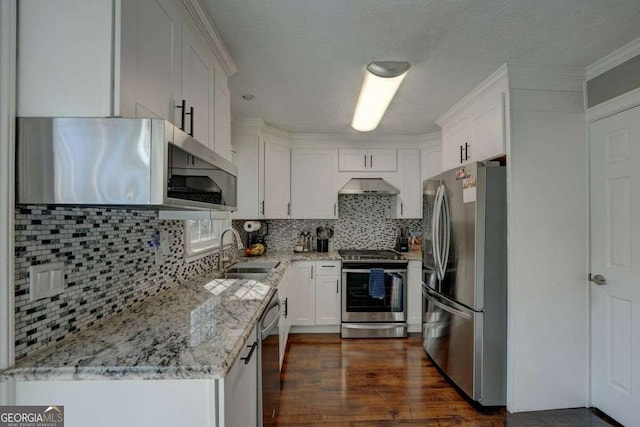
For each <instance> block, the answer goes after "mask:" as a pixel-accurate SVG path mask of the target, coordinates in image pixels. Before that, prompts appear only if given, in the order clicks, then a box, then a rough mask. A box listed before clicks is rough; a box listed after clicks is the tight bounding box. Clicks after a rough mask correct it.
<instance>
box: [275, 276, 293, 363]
mask: <svg viewBox="0 0 640 427" xmlns="http://www.w3.org/2000/svg"><path fill="white" fill-rule="evenodd" d="M290 275H291V269H290V268H288V269H287V271H285V273H284V275H283V276H282V279H280V284H279V285H278V298H280V304H281V307H282V311H281V313H282V315H281V317H280V327H279V328H278V331H279V333H280V370H282V364H283V363H284V355H285V353H286V351H287V341H288V340H289V331H290V330H291V313H290V312H289V285H290V282H291V280H290Z"/></svg>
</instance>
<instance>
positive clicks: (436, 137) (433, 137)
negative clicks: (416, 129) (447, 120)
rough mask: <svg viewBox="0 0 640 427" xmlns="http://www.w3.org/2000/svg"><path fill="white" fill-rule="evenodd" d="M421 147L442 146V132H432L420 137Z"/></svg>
mask: <svg viewBox="0 0 640 427" xmlns="http://www.w3.org/2000/svg"><path fill="white" fill-rule="evenodd" d="M420 145H421V148H439V147H441V146H442V132H432V133H427V134H424V135H422V136H421V137H420Z"/></svg>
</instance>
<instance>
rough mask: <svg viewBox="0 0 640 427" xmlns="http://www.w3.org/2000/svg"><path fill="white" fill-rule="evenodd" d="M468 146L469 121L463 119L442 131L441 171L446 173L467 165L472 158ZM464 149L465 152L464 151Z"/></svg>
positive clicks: (469, 146)
mask: <svg viewBox="0 0 640 427" xmlns="http://www.w3.org/2000/svg"><path fill="white" fill-rule="evenodd" d="M465 144H469V121H468V119H467V118H466V117H465V118H463V119H461V120H460V121H459V122H457V123H455V124H453V125H452V126H451V127H445V128H443V129H442V170H443V171H448V170H450V169H453V168H456V167H458V166H460V165H463V164H466V163H467V159H466V157H467V155H468V157H469V161H471V158H472V157H473V155H472V152H471V149H472V147H471V145H470V144H469V145H468V146H466V147H465ZM465 149H466V150H465Z"/></svg>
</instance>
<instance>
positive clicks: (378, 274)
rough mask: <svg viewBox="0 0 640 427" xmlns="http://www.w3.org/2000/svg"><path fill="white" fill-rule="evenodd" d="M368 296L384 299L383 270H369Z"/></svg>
mask: <svg viewBox="0 0 640 427" xmlns="http://www.w3.org/2000/svg"><path fill="white" fill-rule="evenodd" d="M369 296H371V298H376V299H384V269H382V268H372V269H371V270H369Z"/></svg>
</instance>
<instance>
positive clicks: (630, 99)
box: [585, 88, 640, 416]
mask: <svg viewBox="0 0 640 427" xmlns="http://www.w3.org/2000/svg"><path fill="white" fill-rule="evenodd" d="M638 106H640V88H637V89H634V90H632V91H630V92H627V93H625V94H622V95H620V96H617V97H615V98H613V99H611V100H609V101H605V102H603V103H601V104H598V105H595V106H593V107H591V108H589V109H587V110H586V111H585V139H586V144H587V147H586V148H587V159H586V161H587V172H588V179H589V183H588V188H589V192H588V194H587V242H588V245H589V251H588V253H587V266H588V273H590V272H591V134H590V133H589V128H590V127H591V124H592V123H593V122H596V121H598V120H601V119H604V118H606V117H610V116H613V115H615V114H618V113H621V112H623V111H626V110H630V109H631V108H635V107H638ZM585 280H586V283H587V287H588V291H587V312H586V317H587V318H586V321H587V363H588V368H589V369H588V374H589V375H588V377H587V387H588V390H587V406H588V407H592V406H593V401H592V395H591V377H592V373H591V351H592V342H591V289H592V287H591V282H589V280H588V278H585ZM609 415H611V416H613V414H609Z"/></svg>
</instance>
